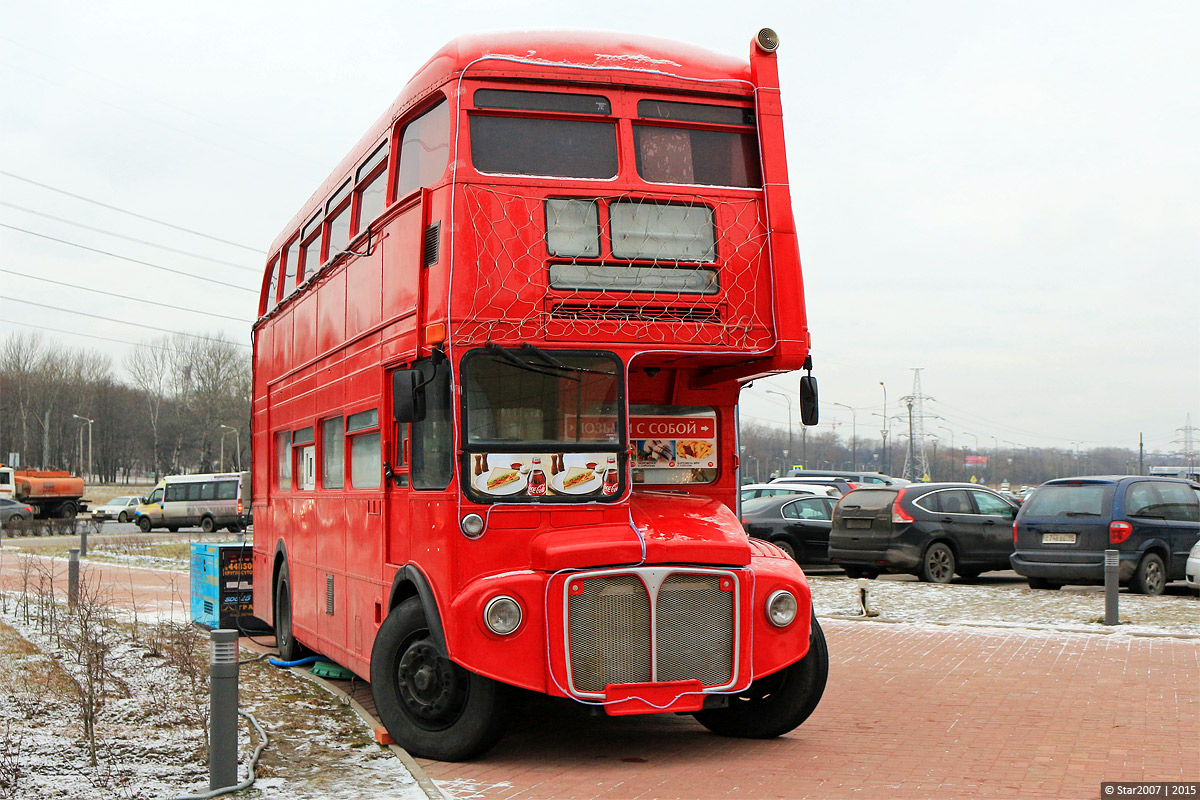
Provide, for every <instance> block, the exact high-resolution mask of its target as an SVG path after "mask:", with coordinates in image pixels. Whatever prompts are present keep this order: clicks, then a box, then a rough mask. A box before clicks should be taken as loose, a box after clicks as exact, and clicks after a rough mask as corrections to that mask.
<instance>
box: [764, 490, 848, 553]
mask: <svg viewBox="0 0 1200 800" xmlns="http://www.w3.org/2000/svg"><path fill="white" fill-rule="evenodd" d="M836 503H837V500H836V499H835V498H833V497H829V496H826V495H815V494H806V495H784V496H781V497H759V498H755V499H753V500H747V501H746V502H744V503H742V526H743V527H745V529H746V533H748V534H750V535H751V536H754V537H756V538H758V539H765V540H767V541H768V542H774V543H775V544H776V545H778V547H779V549H780V550H782V551H783V552H785V553H787V554H788V555H789V556H790V557H791V558H792V560H793V561H798V562H799V563H801V564H827V563H829V525H830V518H831V517H832V515H833V507H834V505H835V504H836Z"/></svg>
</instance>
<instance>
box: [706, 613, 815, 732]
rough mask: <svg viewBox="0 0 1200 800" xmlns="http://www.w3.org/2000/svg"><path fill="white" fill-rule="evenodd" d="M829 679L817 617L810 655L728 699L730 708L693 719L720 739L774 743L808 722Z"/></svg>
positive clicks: (813, 621)
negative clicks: (773, 740)
mask: <svg viewBox="0 0 1200 800" xmlns="http://www.w3.org/2000/svg"><path fill="white" fill-rule="evenodd" d="M828 677H829V648H828V646H827V645H826V644H825V634H824V632H823V631H822V630H821V626H820V625H819V624H817V618H816V617H815V616H814V617H813V618H812V631H811V633H810V634H809V639H808V655H806V656H804V658H802V659H800V660H799V661H797V662H796V663H795V664H792V665H791V666H788V667H784V668H783V669H781V670H779V671H778V672H775V673H773V674H771V675H766V676H764V677H762V678H759V679H758V680H756V681H755V682H754V683H752V684H750V688H749V689H748V690H746V691H745V692H744V693H743V694H739V695H737V696H736V697H731V698H729V706H728V707H727V708H712V709H708V710H707V711H697V712H695V713H694V714H692V716H693V717H695V718H696V721H697V722H699V723H700V724H701V725H703V726H704V727H706V728H708V729H709V730H710V731H712V732H713V733H716V734H720V735H721V736H732V737H736V738H738V739H773V738H775V737H776V736H782V735H783V734H785V733H787V732H788V731H790V730H794V729H795V728H797V727H799V725H800V724H801V723H802V722H804V720H806V719H808V718H809V716H810V715H811V714H812V712H813V711H814V710H815V709H816V707H817V703H819V702H821V695H822V694H824V692H825V681H826V680H827V679H828Z"/></svg>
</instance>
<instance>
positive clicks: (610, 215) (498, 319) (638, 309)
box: [451, 185, 771, 349]
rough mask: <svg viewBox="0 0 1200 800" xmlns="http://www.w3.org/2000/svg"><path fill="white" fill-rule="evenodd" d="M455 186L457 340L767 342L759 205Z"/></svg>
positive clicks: (764, 259)
mask: <svg viewBox="0 0 1200 800" xmlns="http://www.w3.org/2000/svg"><path fill="white" fill-rule="evenodd" d="M462 191H463V202H462V205H461V206H460V208H461V209H462V210H463V211H464V212H465V224H462V225H461V226H460V231H461V233H460V236H459V240H458V241H459V245H458V247H457V248H456V250H457V252H456V253H455V257H454V261H455V263H454V290H453V306H452V308H451V314H452V317H453V319H454V321H455V323H454V331H453V333H452V335H453V337H454V339H455V340H456V341H459V342H480V341H489V340H503V339H512V338H515V339H530V338H537V339H555V340H569V341H585V342H586V341H592V342H596V343H597V344H603V343H605V342H613V341H639V340H647V339H650V340H652V341H659V342H661V343H662V344H663V345H664V346H670V345H674V344H682V345H718V346H722V347H735V348H745V349H758V348H765V347H768V346H770V344H771V339H770V336H771V318H770V307H771V304H770V295H769V292H770V286H771V280H770V269H769V265H768V262H767V232H766V225H765V221H764V220H763V218H762V216H761V214H760V208H761V203H760V201H759V200H757V199H754V198H748V199H736V200H729V199H720V198H717V199H713V198H707V197H706V198H700V197H698V196H696V195H682V194H680V195H672V196H655V197H653V198H648V197H645V196H634V195H617V196H606V197H578V196H576V197H569V196H559V197H548V198H546V197H536V196H531V195H525V194H521V193H518V192H517V191H515V190H510V189H502V188H492V187H484V186H478V185H465V186H463V187H462ZM464 305H465V306H466V307H464Z"/></svg>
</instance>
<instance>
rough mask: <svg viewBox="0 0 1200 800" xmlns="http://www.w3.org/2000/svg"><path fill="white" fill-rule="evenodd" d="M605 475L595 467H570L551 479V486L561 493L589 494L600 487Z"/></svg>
mask: <svg viewBox="0 0 1200 800" xmlns="http://www.w3.org/2000/svg"><path fill="white" fill-rule="evenodd" d="M603 482H604V476H603V474H602V473H600V472H598V471H597V470H596V469H595V468H594V467H593V468H591V469H589V468H588V467H586V466H583V467H568V468H567V470H566V471H565V472H559V473H557V474H556V475H555V476H554V477H553V478H551V480H550V486H551V488H553V489H554V491H556V492H559V493H561V494H589V493H591V492H595V491H597V490H599V489H600V487H601V485H602V484H603Z"/></svg>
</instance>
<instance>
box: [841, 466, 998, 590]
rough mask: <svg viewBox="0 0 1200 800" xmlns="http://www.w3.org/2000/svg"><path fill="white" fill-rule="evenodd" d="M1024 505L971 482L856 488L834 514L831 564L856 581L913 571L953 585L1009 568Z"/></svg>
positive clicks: (924, 576)
mask: <svg viewBox="0 0 1200 800" xmlns="http://www.w3.org/2000/svg"><path fill="white" fill-rule="evenodd" d="M1016 514H1017V507H1016V506H1015V505H1014V504H1013V503H1010V502H1009V501H1008V500H1006V499H1004V498H1003V497H1001V496H1000V495H999V494H997V493H996V492H993V491H992V490H991V489H986V488H984V487H982V486H976V485H974V484H970V483H911V484H908V485H906V486H883V487H874V486H873V487H870V488H863V489H855V490H854V491H853V492H850V493H849V494H848V495H846V496H845V497H843V498H842V499H841V500H840V501H839V502H838V504H837V508H835V509H834V510H833V527H832V530H831V531H830V533H829V560H830V561H832V562H833V563H834V564H838V565H840V566H841V567H842V568H843V569H845V570H846V574H847V575H849V576H850V577H852V578H854V577H869V578H874V577H876V576H877V575H879V574H880V573H881V572H909V573H912V574H914V575H916V576H917V577H918V578H920V579H921V580H923V581H929V582H931V583H949V582H950V579H951V578H953V577H954V575H955V573H957V574H958V575H960V576H962V577H963V578H967V579H973V578H977V577H979V573H981V572H986V571H988V570H992V569H1008V557H1009V556H1010V555H1012V521H1013V517H1015V516H1016Z"/></svg>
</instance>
